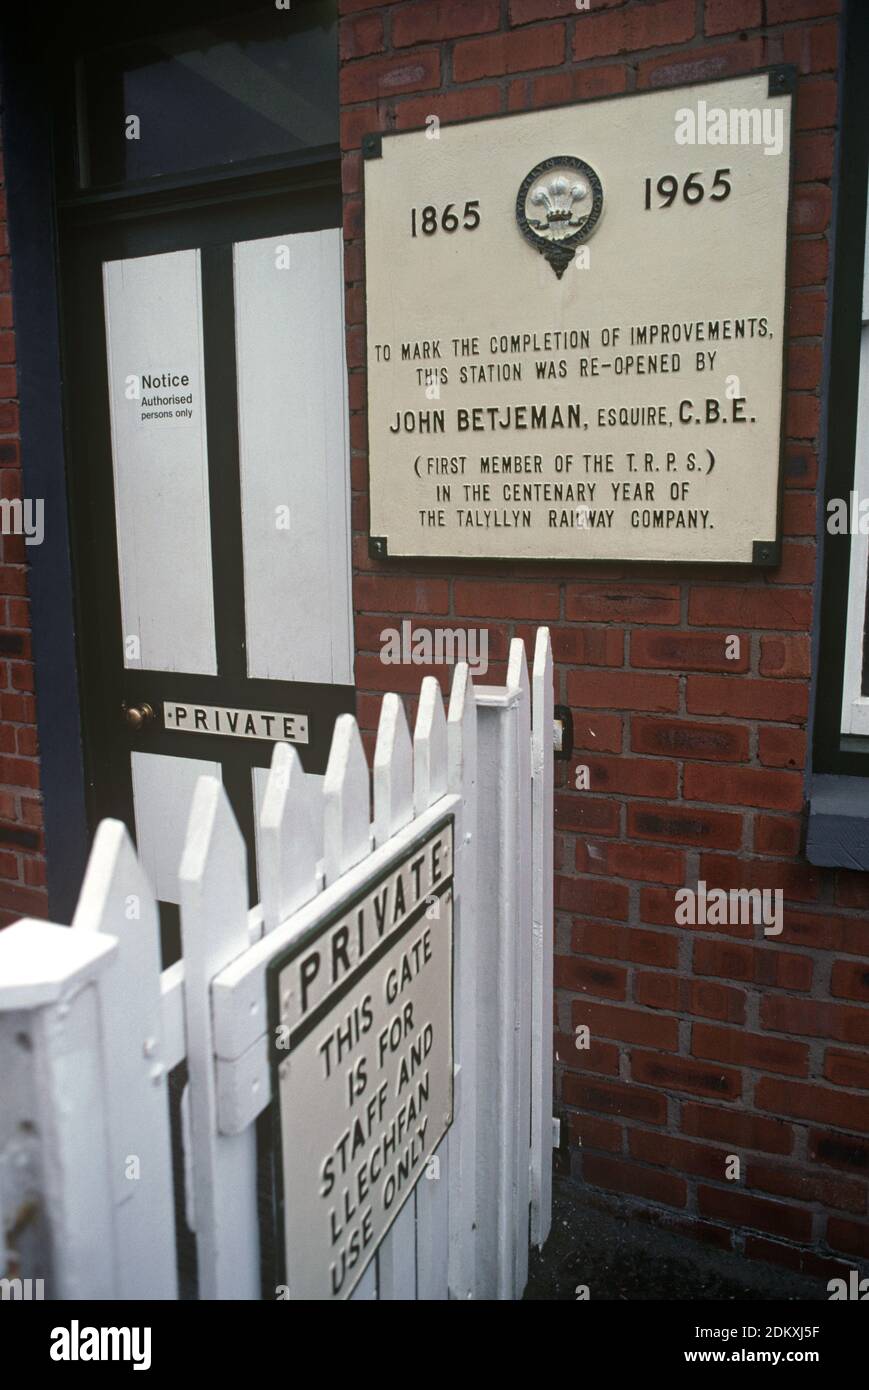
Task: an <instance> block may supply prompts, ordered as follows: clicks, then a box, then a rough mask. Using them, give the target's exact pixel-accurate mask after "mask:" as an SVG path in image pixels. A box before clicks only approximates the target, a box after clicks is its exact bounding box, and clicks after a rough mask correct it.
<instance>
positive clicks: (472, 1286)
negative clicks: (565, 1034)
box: [0, 629, 553, 1300]
mask: <svg viewBox="0 0 869 1390" xmlns="http://www.w3.org/2000/svg"><path fill="white" fill-rule="evenodd" d="M552 683H553V673H552V655H551V648H550V642H549V633H548V631H547V630H546V629H540V630H539V631H538V634H537V641H536V646H535V653H534V662H533V671H532V679H531V680H530V681H529V676H528V669H527V664H526V658H525V649H524V645H523V643H522V642H521V641H519V640H518V639H517V640H514V641H513V642H512V643H511V647H510V654H509V665H508V673H507V681H506V684H505V685H504V686H479V685H478V686H476V687H474V686H473V685H472V683H471V680H470V677H469V674H468V668H467V666H465V665H460V666H457V667H456V669H455V673H454V679H453V685H452V691H451V696H450V700H449V709H448V713H447V714H446V715H445V713H444V707H443V701H442V699H441V694H440V689H439V686H438V683H437V681H435V680H433V679H432V678H427V679H425V680H424V681H423V683H422V687H421V692H420V700H419V708H418V713H417V719H416V728H415V732H414V735H413V740H412V741H411V737H410V734H409V731H408V727H407V722H406V719H405V715H404V710H403V706H402V703H401V700H400V699H399V697H398V696H397V695H391V694H390V695H386V696H385V697H384V699H383V702H382V708H381V715H380V723H379V729H378V735H377V745H376V752H375V758H374V771H373V809H374V820H373V824H372V823H371V819H370V814H371V804H372V797H371V787H370V783H369V774H368V768H367V765H366V761H365V756H364V752H363V748H362V743H361V740H360V736H359V731H358V728H357V726H356V722H355V720H354V719H353V718H352V717H351V716H350V715H342V716H341V717H340V719H339V720H338V722H337V724H336V726H335V733H334V738H333V742H332V748H331V753H330V757H329V764H328V769H327V772H326V777H325V781H324V784H323V787H322V798H323V806H322V816H319V815H312V814H311V800H310V798H311V792H310V789H309V788H308V787H307V786H306V784H305V774H304V772H303V771H302V769H301V764H300V763H299V761H298V758H297V756H296V753H295V751H294V750H292V749H291V748H289V747H288V746H287V745H285V744H278V745H276V747H275V750H274V757H273V760H272V766H271V770H270V773H269V779H268V786H267V790H266V795H265V799H264V803H263V807H262V814H261V819H260V823H259V827H258V848H259V863H260V883H261V895H262V902H261V904H260V905H259V906H258V907H257V908H255V909H253V910H251V911H249V910H248V906H247V873H246V859H245V848H244V843H243V840H242V837H241V835H240V832H239V830H238V827H237V825H236V823H235V820H234V817H233V814H232V811H231V809H230V806H229V803H228V801H227V798H226V794H225V792H224V789H223V786H222V784H221V783H220V781H218V780H217V779H215V778H213V777H202V778H201V779H200V781H199V783H198V785H197V788H196V792H195V795H194V799H193V804H192V807H191V812H190V819H189V824H188V829H187V837H186V842H185V845H184V847H183V856H182V858H181V870H180V880H181V929H182V947H183V958H182V960H180V961H178V962H177V963H176V964H175V965H173V966H171V967H169V968H168V969H166V970H162V971H161V969H160V946H159V924H158V912H157V907H156V904H155V901H154V897H153V893H152V890H151V887H150V885H149V883H148V881H147V879H146V877H145V875H144V873H143V871H142V869H141V867H140V865H139V863H138V860H137V858H136V854H135V851H134V849H133V846H132V844H131V842H130V840H129V838H128V835H127V832H126V830H125V828H124V827H123V826H122V825H121V824H120V822H117V821H104V822H103V823H102V824H101V825H100V827H99V829H98V831H97V835H96V838H95V841H94V846H93V851H92V854H91V857H90V862H89V865H88V869H87V873H86V876H85V881H84V884H83V886H82V891H81V896H80V899H79V904H78V908H77V910H76V913H75V918H74V921H73V923H72V927H71V928H67V927H61V926H55V925H51V924H49V923H45V922H38V921H33V920H26V921H21V922H17V923H15V924H14V925H13V926H11V927H8V928H7V929H6V930H5V931H3V932H0V1216H2V1231H3V1233H4V1245H5V1259H4V1261H3V1264H2V1265H0V1276H2V1274H3V1273H4V1271H5V1273H6V1275H7V1276H16V1275H17V1276H19V1277H21V1278H24V1279H26V1278H43V1279H45V1281H46V1293H47V1295H48V1296H49V1297H53V1298H61V1299H74V1300H78V1299H100V1298H109V1299H172V1298H176V1297H177V1296H178V1280H177V1272H176V1244H175V1218H174V1188H173V1176H172V1153H171V1140H170V1116H169V1105H168V1091H167V1080H168V1074H169V1072H170V1071H171V1069H172V1068H174V1067H175V1066H176V1065H177V1064H178V1063H180V1062H181V1061H182V1060H184V1059H185V1058H186V1061H187V1069H188V1077H189V1080H188V1085H187V1088H186V1091H185V1095H184V1101H183V1105H182V1115H183V1148H184V1167H185V1190H186V1210H187V1220H188V1224H189V1225H190V1227H191V1229H192V1230H193V1231H194V1232H195V1237H196V1247H197V1264H198V1294H199V1297H200V1298H202V1299H221V1298H231V1299H256V1298H260V1297H261V1296H262V1289H261V1282H260V1249H259V1243H260V1228H259V1225H258V1219H257V1207H256V1185H257V1153H256V1130H255V1121H256V1119H257V1116H258V1115H260V1114H261V1112H262V1111H263V1110H264V1109H265V1107H266V1106H267V1105H268V1104H269V1102H270V1100H271V1087H272V1081H271V1075H270V1068H269V1047H268V1043H269V1038H268V1031H267V1011H266V970H267V967H268V965H269V963H270V961H272V960H273V959H274V958H275V957H276V956H277V955H278V954H279V953H280V952H281V951H283V950H285V949H286V947H287V945H288V944H289V943H290V942H292V941H293V940H294V939H295V938H297V937H298V936H299V934H300V933H301V932H303V931H305V930H306V929H308V928H309V927H310V925H311V923H312V922H314V921H316V920H318V919H319V917H321V916H323V915H325V914H327V913H328V912H329V911H330V909H334V908H335V906H336V905H337V904H339V903H340V902H341V901H343V900H344V899H346V898H348V897H349V896H350V895H352V894H353V892H354V891H357V890H358V889H359V888H360V887H361V886H362V885H363V884H364V883H365V882H366V881H368V880H370V878H371V876H372V873H373V872H374V871H376V869H377V866H378V864H380V863H381V862H387V861H389V860H390V859H392V858H393V857H394V856H396V855H397V854H398V853H399V852H400V851H401V850H402V848H403V847H404V846H405V845H410V844H412V843H413V842H414V840H416V839H417V837H419V836H420V834H421V833H422V832H424V831H425V830H426V829H427V828H429V827H431V826H433V825H434V824H435V823H436V822H437V821H438V820H439V819H440V818H441V817H443V816H444V815H445V814H449V813H451V814H453V815H454V817H455V873H454V949H455V965H454V992H453V1011H454V1012H453V1020H454V1022H453V1027H454V1119H453V1124H452V1126H451V1128H450V1129H449V1131H448V1132H447V1134H446V1136H445V1138H444V1139H443V1141H442V1143H441V1145H440V1148H439V1150H438V1155H437V1156H438V1158H439V1160H440V1163H439V1173H440V1175H439V1177H438V1178H436V1179H432V1180H429V1179H428V1178H426V1177H424V1178H423V1179H422V1180H421V1181H420V1182H419V1183H418V1185H417V1187H416V1190H415V1192H414V1194H413V1195H412V1196H411V1197H410V1198H409V1199H408V1201H407V1202H406V1203H405V1205H404V1207H403V1209H402V1211H401V1213H400V1215H399V1217H398V1218H397V1220H396V1221H395V1223H394V1224H393V1226H392V1229H391V1230H390V1231H389V1233H388V1234H387V1236H386V1237H385V1239H384V1241H383V1243H382V1244H381V1246H380V1248H379V1251H378V1253H377V1255H376V1257H375V1259H374V1260H373V1261H372V1262H371V1264H370V1265H369V1267H368V1269H367V1271H366V1273H365V1275H364V1276H363V1278H362V1280H361V1282H360V1283H359V1284H358V1285H357V1288H356V1290H355V1292H354V1294H353V1297H354V1299H375V1298H379V1299H445V1298H502V1299H511V1298H518V1297H521V1295H522V1292H523V1290H524V1287H525V1283H526V1280H527V1270H528V1249H529V1238H530V1240H531V1242H532V1243H533V1244H535V1245H538V1246H539V1245H542V1243H543V1242H544V1240H545V1239H546V1236H547V1234H548V1230H549V1223H550V1196H551V1176H550V1165H551V1152H552V1143H553V1120H552V920H553V917H552V901H553V900H552V838H553V822H552V806H553V761H552V760H553V723H552V719H553V684H552ZM315 827H316V828H315ZM287 1200H292V1194H291V1193H289V1194H287Z"/></svg>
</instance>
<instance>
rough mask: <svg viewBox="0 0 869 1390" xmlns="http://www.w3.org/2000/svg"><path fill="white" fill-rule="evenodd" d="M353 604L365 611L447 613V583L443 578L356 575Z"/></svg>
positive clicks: (448, 600)
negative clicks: (396, 577) (395, 577)
mask: <svg viewBox="0 0 869 1390" xmlns="http://www.w3.org/2000/svg"><path fill="white" fill-rule="evenodd" d="M353 601H354V605H355V606H356V607H357V608H358V609H360V610H361V611H362V612H367V613H446V612H447V610H448V608H449V602H450V586H449V583H448V582H447V580H445V579H393V578H392V577H391V576H386V575H372V576H368V577H366V576H362V575H357V576H356V578H355V580H354V584H353Z"/></svg>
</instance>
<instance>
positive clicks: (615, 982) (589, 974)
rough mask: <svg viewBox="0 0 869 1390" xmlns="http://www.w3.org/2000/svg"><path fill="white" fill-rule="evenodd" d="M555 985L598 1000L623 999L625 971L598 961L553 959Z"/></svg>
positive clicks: (566, 958) (562, 957)
mask: <svg viewBox="0 0 869 1390" xmlns="http://www.w3.org/2000/svg"><path fill="white" fill-rule="evenodd" d="M554 973H555V985H556V988H557V989H566V990H569V991H571V992H572V993H574V994H594V995H596V996H597V997H598V998H600V999H624V998H625V990H626V981H627V978H628V975H627V971H626V970H622V969H621V968H620V967H619V966H615V965H604V964H602V963H601V962H598V961H583V960H576V959H575V958H574V957H572V956H556V957H555V970H554Z"/></svg>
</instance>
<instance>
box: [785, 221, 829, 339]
mask: <svg viewBox="0 0 869 1390" xmlns="http://www.w3.org/2000/svg"><path fill="white" fill-rule="evenodd" d="M811 244H812V245H814V243H811ZM788 309H789V315H788V329H789V332H790V334H791V336H792V337H794V338H816V337H819V336H820V334H822V333H823V331H824V322H825V319H826V314H827V296H826V294H825V293H824V291H823V290H803V291H802V292H800V293H797V294H792V295H791V296H790V298H789V304H788Z"/></svg>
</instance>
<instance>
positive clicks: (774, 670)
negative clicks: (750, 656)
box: [758, 637, 811, 679]
mask: <svg viewBox="0 0 869 1390" xmlns="http://www.w3.org/2000/svg"><path fill="white" fill-rule="evenodd" d="M758 670H759V671H760V674H761V675H762V676H779V677H787V678H789V679H790V678H793V677H796V676H804V677H808V676H809V675H810V674H811V649H810V646H809V639H808V637H761V639H760V665H759V666H758Z"/></svg>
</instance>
